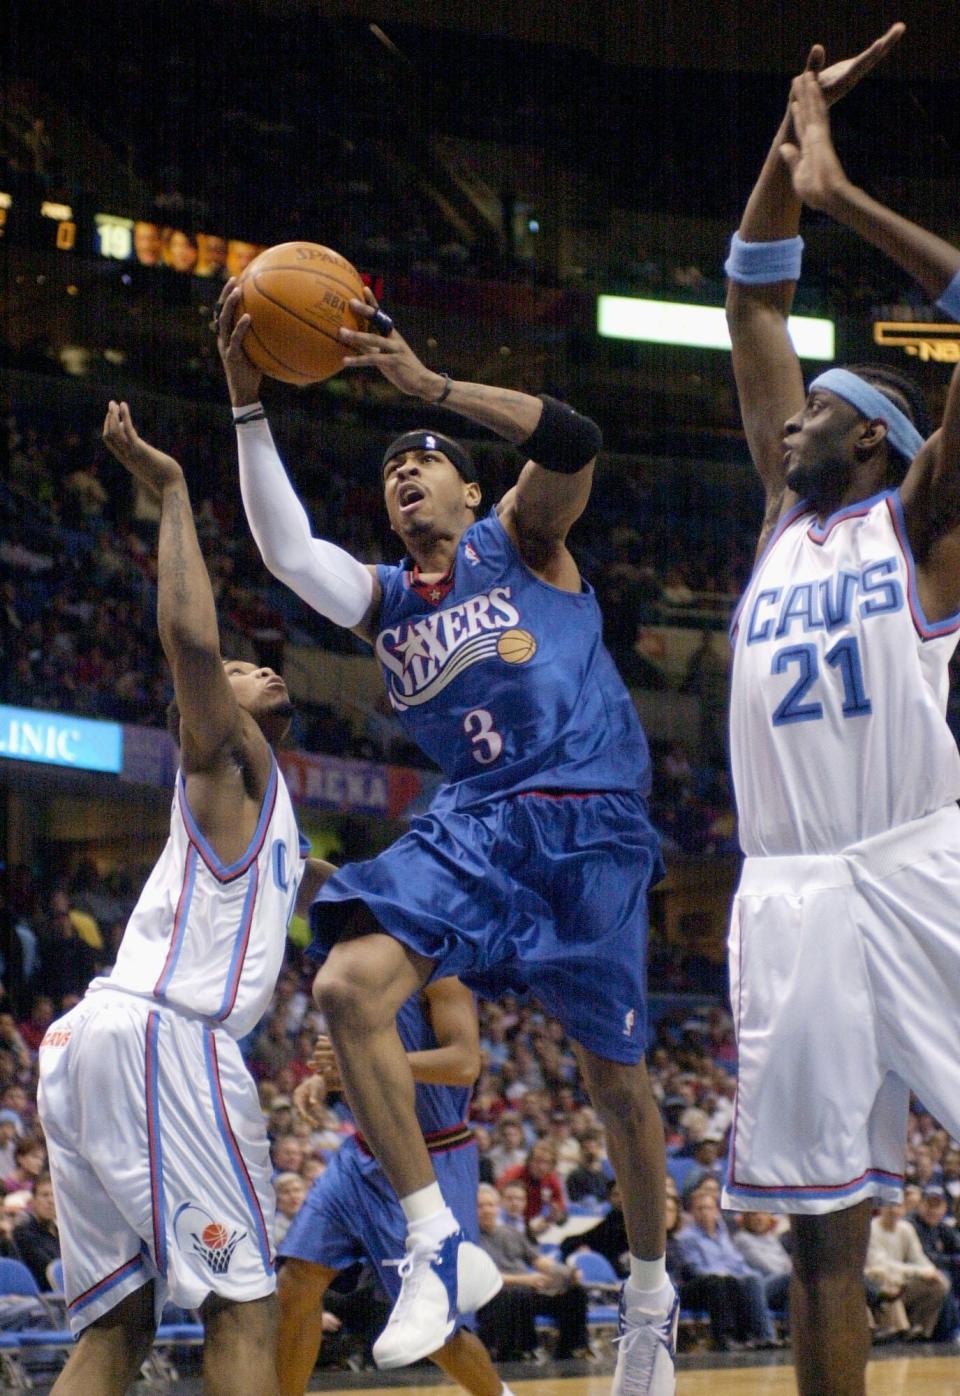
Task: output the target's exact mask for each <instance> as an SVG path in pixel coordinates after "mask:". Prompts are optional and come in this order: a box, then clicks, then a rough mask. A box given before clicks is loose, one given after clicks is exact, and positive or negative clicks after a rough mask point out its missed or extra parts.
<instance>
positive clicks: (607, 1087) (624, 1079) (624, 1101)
mask: <svg viewBox="0 0 960 1396" xmlns="http://www.w3.org/2000/svg"><path fill="white" fill-rule="evenodd" d="M590 1098H591V1101H592V1103H593V1107H594V1109H595V1110H596V1111H597V1113H598V1114H599V1115H600V1117H601V1119H602V1120H603V1122H604V1124H605V1126H606V1127H607V1129H610V1128H613V1129H616V1128H617V1126H618V1125H621V1124H623V1123H625V1122H626V1121H628V1120H636V1119H637V1118H638V1117H639V1116H642V1115H643V1114H644V1112H645V1111H647V1110H650V1109H655V1108H656V1104H655V1102H654V1099H653V1095H652V1093H651V1091H650V1086H649V1082H648V1080H647V1076H646V1072H645V1071H644V1070H643V1068H642V1064H641V1065H639V1066H637V1067H630V1066H623V1065H620V1064H619V1063H617V1064H614V1063H612V1062H611V1063H609V1066H608V1069H606V1070H602V1071H598V1072H595V1073H593V1074H592V1075H591V1078H590Z"/></svg>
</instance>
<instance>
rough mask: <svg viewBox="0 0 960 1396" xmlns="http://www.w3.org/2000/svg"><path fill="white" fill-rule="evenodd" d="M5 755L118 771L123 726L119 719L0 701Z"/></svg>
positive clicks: (77, 768)
mask: <svg viewBox="0 0 960 1396" xmlns="http://www.w3.org/2000/svg"><path fill="white" fill-rule="evenodd" d="M2 757H6V758H7V759H9V760H13V761H39V762H42V763H43V764H44V765H48V766H70V767H72V768H73V769H74V770H75V771H111V772H113V773H114V774H116V773H118V772H119V770H120V768H121V766H122V764H123V728H122V727H121V725H120V724H119V723H118V722H97V721H93V720H91V719H89V718H85V717H73V716H72V715H70V714H67V713H47V712H40V711H39V710H37V709H36V708H9V707H6V706H5V705H3V704H0V758H2Z"/></svg>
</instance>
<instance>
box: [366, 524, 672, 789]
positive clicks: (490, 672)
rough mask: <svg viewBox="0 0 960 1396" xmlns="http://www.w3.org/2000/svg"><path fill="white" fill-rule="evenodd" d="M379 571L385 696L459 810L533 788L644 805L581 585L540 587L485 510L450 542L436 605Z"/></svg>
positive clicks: (634, 743)
mask: <svg viewBox="0 0 960 1396" xmlns="http://www.w3.org/2000/svg"><path fill="white" fill-rule="evenodd" d="M378 572H379V577H380V583H381V586H382V588H383V601H382V604H381V608H380V632H379V634H378V636H377V640H376V653H377V658H378V659H379V661H380V664H381V667H382V669H383V675H384V679H385V680H386V685H387V692H388V694H389V696H390V700H391V703H392V704H393V707H394V709H395V711H396V713H397V715H398V717H399V719H400V722H401V723H402V724H403V726H404V728H405V729H406V731H407V734H408V735H409V737H410V738H411V740H412V741H414V742H416V743H417V745H418V746H419V747H421V748H422V749H423V750H424V751H425V752H426V753H427V755H428V756H430V757H432V758H433V760H434V761H436V763H437V764H438V765H439V766H440V768H441V769H442V771H443V773H444V776H445V777H446V779H447V781H448V782H450V783H451V784H450V787H449V788H448V791H447V794H448V796H450V797H452V798H453V799H454V801H455V803H456V805H457V806H458V807H461V808H463V807H465V806H466V805H469V804H470V803H471V802H472V801H474V800H481V799H487V798H489V797H490V796H497V795H505V794H509V793H511V792H518V791H522V790H534V789H546V790H551V789H552V790H596V791H601V790H620V791H624V790H630V791H638V792H639V793H640V794H642V795H646V794H647V793H648V792H649V787H650V762H649V756H648V752H647V744H646V740H645V738H644V735H643V732H642V730H641V727H640V722H639V719H638V717H637V714H636V709H635V708H634V706H633V702H632V701H631V698H630V695H629V693H628V692H627V690H626V688H625V686H624V684H623V682H622V680H621V679H620V676H619V675H618V673H617V671H616V668H615V667H614V664H613V660H612V659H611V658H610V655H609V654H608V653H607V651H606V649H604V646H603V641H602V621H601V616H600V609H599V607H598V605H597V601H596V597H595V596H594V593H593V590H592V588H591V587H590V586H588V585H586V584H584V587H583V589H582V590H581V591H580V592H568V591H561V590H559V589H558V588H557V587H553V586H550V585H549V584H548V583H547V582H543V581H541V580H540V579H539V578H538V577H536V576H535V575H534V574H533V573H532V572H531V571H530V570H529V568H528V567H526V566H525V564H524V563H523V561H522V560H521V558H520V557H519V555H518V553H517V550H516V548H515V547H514V546H513V543H512V542H511V541H510V539H509V538H508V536H507V534H506V532H505V530H504V528H503V525H502V524H501V522H500V520H499V519H498V518H497V515H496V512H495V511H494V512H491V513H490V514H489V515H487V517H486V518H484V519H481V520H479V521H478V522H477V523H475V524H472V525H471V526H470V527H469V528H468V529H467V530H466V532H465V533H464V535H463V537H462V538H461V539H460V542H459V544H458V546H457V553H456V561H455V564H454V573H453V586H452V588H451V590H450V591H449V592H448V593H447V595H446V596H445V597H444V598H443V600H442V603H441V604H439V605H436V606H433V605H431V604H430V603H429V601H425V600H424V599H423V598H422V597H421V596H420V595H419V594H418V592H417V590H416V589H415V588H414V587H412V586H411V585H410V575H409V573H408V572H407V571H406V570H405V569H404V568H401V567H386V566H380V567H379V568H378Z"/></svg>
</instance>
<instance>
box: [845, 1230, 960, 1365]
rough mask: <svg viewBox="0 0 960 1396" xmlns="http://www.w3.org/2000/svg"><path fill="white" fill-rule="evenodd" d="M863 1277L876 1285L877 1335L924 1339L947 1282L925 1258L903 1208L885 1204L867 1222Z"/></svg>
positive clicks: (934, 1323) (933, 1322)
mask: <svg viewBox="0 0 960 1396" xmlns="http://www.w3.org/2000/svg"><path fill="white" fill-rule="evenodd" d="M866 1277H867V1279H868V1280H872V1281H873V1282H874V1283H875V1284H877V1285H879V1286H880V1290H881V1296H882V1299H883V1304H882V1306H881V1313H880V1316H879V1322H880V1328H881V1332H884V1331H886V1332H889V1331H890V1330H892V1331H894V1332H896V1333H899V1334H901V1335H902V1336H904V1337H905V1338H907V1339H908V1340H909V1339H912V1338H929V1337H930V1336H931V1334H932V1333H933V1330H934V1329H935V1328H936V1326H937V1320H938V1319H939V1317H940V1310H941V1309H942V1308H943V1302H944V1299H945V1298H946V1296H947V1294H948V1293H949V1290H950V1281H949V1280H948V1279H946V1277H945V1276H944V1275H942V1274H941V1273H940V1271H939V1270H938V1269H937V1267H936V1266H935V1265H934V1264H933V1263H932V1262H931V1261H929V1260H928V1259H927V1257H926V1256H925V1255H924V1253H923V1247H922V1246H921V1244H920V1238H919V1236H918V1235H917V1233H916V1231H915V1230H914V1228H913V1227H912V1226H911V1225H910V1223H909V1222H908V1221H905V1220H904V1217H903V1204H902V1203H886V1204H885V1205H884V1206H882V1207H881V1208H880V1211H879V1214H878V1215H877V1216H875V1217H874V1218H873V1220H872V1222H871V1223H870V1243H869V1246H868V1248H867V1265H866Z"/></svg>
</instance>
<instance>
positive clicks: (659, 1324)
mask: <svg viewBox="0 0 960 1396" xmlns="http://www.w3.org/2000/svg"><path fill="white" fill-rule="evenodd" d="M669 1292H670V1294H672V1296H673V1298H672V1301H671V1302H670V1303H669V1304H668V1306H667V1307H666V1308H665V1309H661V1310H660V1311H659V1312H658V1313H648V1312H647V1311H646V1310H645V1309H641V1308H640V1307H639V1306H638V1305H636V1304H628V1303H627V1286H626V1285H624V1287H623V1289H622V1290H621V1291H620V1313H619V1327H620V1335H619V1337H618V1338H616V1339H615V1341H616V1343H617V1367H616V1371H615V1372H614V1374H613V1387H612V1389H611V1396H675V1393H676V1390H677V1324H678V1322H679V1320H680V1297H679V1295H678V1294H677V1293H676V1291H675V1290H674V1288H673V1286H672V1285H671V1286H670V1291H669Z"/></svg>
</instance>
